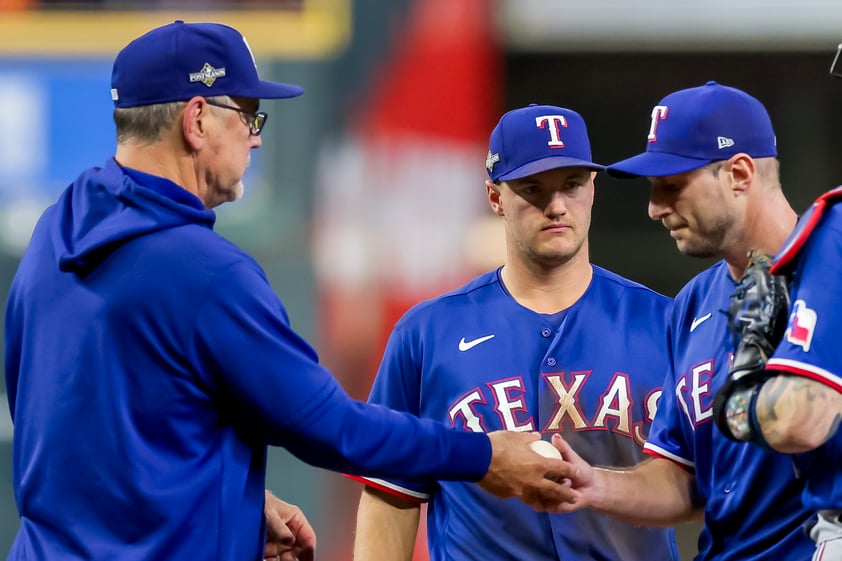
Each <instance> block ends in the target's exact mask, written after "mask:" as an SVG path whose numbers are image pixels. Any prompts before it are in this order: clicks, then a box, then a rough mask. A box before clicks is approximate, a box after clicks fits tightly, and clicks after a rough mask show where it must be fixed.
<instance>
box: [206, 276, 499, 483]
mask: <svg viewBox="0 0 842 561" xmlns="http://www.w3.org/2000/svg"><path fill="white" fill-rule="evenodd" d="M217 281H218V282H216V283H214V284H215V286H213V287H211V290H210V291H209V294H208V297H207V298H206V302H205V303H204V305H203V306H202V308H201V310H200V312H199V315H198V317H197V318H196V325H197V327H196V335H195V338H196V341H195V344H194V345H193V347H194V351H193V352H195V356H194V357H192V358H191V360H193V361H195V363H196V364H200V365H202V366H201V373H199V375H200V376H201V377H202V378H203V379H204V381H205V383H206V384H207V386H208V387H209V391H210V392H211V393H212V394H213V395H214V396H215V399H217V400H218V401H219V404H220V406H221V407H222V408H223V410H224V411H225V413H224V414H225V415H227V416H228V417H229V419H228V420H229V421H230V422H232V423H234V424H235V425H236V426H237V427H238V429H239V430H240V431H241V432H243V433H244V434H245V435H246V436H245V438H246V439H247V440H252V441H255V442H256V443H266V444H272V445H276V446H283V447H285V448H287V449H288V450H289V451H290V452H291V453H293V454H294V455H295V456H297V457H298V458H299V459H301V460H303V461H305V462H307V463H309V464H311V465H314V466H317V467H322V468H325V469H330V470H334V471H340V472H345V473H352V474H366V475H369V476H373V477H385V476H398V475H400V476H406V477H410V478H421V477H430V476H435V477H439V478H441V479H448V480H449V479H455V480H468V481H478V480H479V479H481V478H482V477H483V476H484V474H485V473H486V471H487V469H488V466H489V464H490V461H491V444H490V441H489V440H488V437H487V435H484V434H470V433H465V432H462V431H456V430H453V429H451V428H450V427H448V426H446V425H444V424H443V423H439V422H435V421H433V420H429V419H418V418H417V417H415V416H414V415H411V414H409V413H403V412H396V411H393V410H391V409H389V408H387V407H384V406H382V405H378V404H367V403H362V402H358V401H355V400H352V399H351V398H350V397H349V396H348V395H347V393H345V391H344V390H343V389H342V387H341V386H340V384H339V383H338V381H337V380H336V379H335V378H334V377H333V376H332V375H331V374H330V372H329V371H327V370H326V369H325V368H324V367H323V366H322V365H320V364H319V362H318V356H317V355H316V353H315V351H314V350H313V348H312V347H311V346H310V345H309V344H307V343H306V342H305V341H304V340H303V339H302V338H301V337H300V336H299V335H297V334H296V333H295V331H293V330H292V328H291V327H290V325H289V320H288V318H287V314H286V311H285V309H284V308H283V305H282V304H281V302H280V300H278V298H277V296H275V294H274V292H273V291H272V290H271V287H270V286H269V284H268V281H267V280H266V279H265V277H264V275H263V274H262V270H260V269H259V267H258V266H257V265H256V264H255V263H248V262H245V261H244V262H241V263H239V264H237V265H235V266H233V267H232V268H230V270H226V271H225V274H224V278H220V279H217ZM232 287H235V288H236V290H232Z"/></svg>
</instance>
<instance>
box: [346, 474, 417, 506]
mask: <svg viewBox="0 0 842 561" xmlns="http://www.w3.org/2000/svg"><path fill="white" fill-rule="evenodd" d="M342 475H344V476H345V477H347V478H348V479H353V480H354V481H357V482H359V483H362V484H363V485H365V486H366V487H371V488H373V489H377V490H378V491H383V492H384V493H388V494H389V495H392V496H394V497H398V498H400V499H404V500H406V501H409V502H413V503H417V504H422V503H426V502H427V501H426V500H424V499H419V498H418V497H413V496H412V495H407V494H404V493H401V492H400V491H398V490H396V489H392V488H390V487H386V486H385V485H380V484H379V483H375V482H374V481H371V480H368V479H366V478H365V477H360V476H359V475H348V474H347V473H343V474H342Z"/></svg>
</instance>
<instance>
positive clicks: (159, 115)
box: [114, 96, 229, 144]
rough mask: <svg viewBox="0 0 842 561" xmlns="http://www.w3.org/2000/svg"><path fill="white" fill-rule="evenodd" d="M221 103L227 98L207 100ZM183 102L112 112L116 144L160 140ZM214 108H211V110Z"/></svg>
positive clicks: (118, 109)
mask: <svg viewBox="0 0 842 561" xmlns="http://www.w3.org/2000/svg"><path fill="white" fill-rule="evenodd" d="M207 99H209V100H212V101H218V102H223V101H225V100H228V99H229V98H228V96H217V97H209V98H207ZM184 105H185V102H184V101H172V102H169V103H156V104H155V105H141V106H139V107H123V108H117V109H115V110H114V124H115V125H116V126H117V142H118V143H122V142H127V141H129V140H133V141H136V142H140V143H142V144H154V143H155V142H158V141H159V140H161V134H162V133H163V132H164V131H167V130H169V129H170V128H171V127H172V126H173V125H175V124H176V120H177V119H178V117H179V115H180V114H181V110H182V109H183V108H184ZM214 109H215V108H214V107H213V106H211V110H214Z"/></svg>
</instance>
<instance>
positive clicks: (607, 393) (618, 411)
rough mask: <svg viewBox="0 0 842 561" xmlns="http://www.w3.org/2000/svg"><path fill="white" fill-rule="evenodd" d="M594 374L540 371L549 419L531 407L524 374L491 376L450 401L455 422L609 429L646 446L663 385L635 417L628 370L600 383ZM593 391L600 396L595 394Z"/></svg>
mask: <svg viewBox="0 0 842 561" xmlns="http://www.w3.org/2000/svg"><path fill="white" fill-rule="evenodd" d="M591 374H592V371H591V370H586V371H580V372H569V373H566V372H552V373H545V374H543V375H542V377H543V381H544V382H545V388H544V389H545V391H548V392H550V395H551V396H552V398H553V401H554V404H555V407H554V410H553V411H552V412H551V413H550V414H549V415H548V418H547V419H535V416H534V415H533V414H531V413H530V412H529V408H528V407H527V403H528V401H529V399H528V396H527V395H526V392H527V389H526V388H527V384H525V383H524V380H523V378H522V377H514V378H506V379H502V380H496V381H493V382H488V383H487V384H485V387H479V386H477V387H474V388H472V389H471V390H469V391H468V392H466V393H465V394H463V395H462V396H461V397H460V398H459V399H458V400H457V401H455V402H454V403H453V404H451V405H450V406H449V407H448V415H449V417H450V421H451V423H452V424H453V426H454V427H460V426H461V427H462V428H465V429H466V430H470V431H473V432H488V431H489V430H493V429H492V428H491V427H497V426H502V428H503V429H505V430H510V431H526V432H531V431H536V430H540V431H541V432H543V433H554V432H562V431H564V430H573V431H587V430H607V431H612V432H615V433H618V434H621V435H623V436H627V437H630V438H634V440H635V441H636V442H637V443H638V444H640V445H641V446H642V445H643V443H644V442H645V441H646V432H647V431H646V430H645V427H646V426H648V424H649V423H651V422H652V419H653V418H654V417H655V413H656V412H657V410H658V399H659V398H660V397H661V393H662V391H661V389H660V388H655V389H653V390H652V391H651V392H650V393H649V394H648V395H647V396H646V399H645V403H644V404H643V412H644V419H640V420H636V419H634V415H633V405H634V401H633V397H632V392H631V385H630V380H629V375H628V374H625V373H622V372H616V373H615V374H614V376H613V378H611V379H610V382H609V383H608V385H607V386H605V385H603V386H602V387H601V388H596V387H594V386H595V385H596V384H599V381H595V382H590V383H589V379H590V378H591ZM595 378H596V380H600V379H601V378H600V377H598V376H597V377H595ZM602 379H603V380H604V378H602ZM603 384H604V382H603ZM582 396H588V398H589V400H590V401H592V402H593V406H592V407H586V404H585V401H586V400H585V399H583V398H582ZM593 396H599V397H598V398H597V399H595V400H594V399H593ZM486 411H489V413H486ZM488 414H493V415H494V419H493V421H488V420H486V419H485V417H486V415H488Z"/></svg>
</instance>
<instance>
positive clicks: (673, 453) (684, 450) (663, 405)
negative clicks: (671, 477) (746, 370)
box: [643, 304, 695, 470]
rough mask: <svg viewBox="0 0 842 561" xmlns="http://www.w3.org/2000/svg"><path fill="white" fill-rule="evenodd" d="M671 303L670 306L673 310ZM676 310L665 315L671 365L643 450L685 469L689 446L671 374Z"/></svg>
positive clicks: (691, 465) (689, 461) (689, 463)
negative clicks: (667, 322)
mask: <svg viewBox="0 0 842 561" xmlns="http://www.w3.org/2000/svg"><path fill="white" fill-rule="evenodd" d="M673 308H674V304H673V305H671V306H670V310H673ZM676 315H677V314H676V313H675V312H674V311H672V312H671V313H669V314H668V316H667V321H669V325H668V328H667V340H666V346H667V352H668V354H669V364H671V365H673V366H672V367H671V368H670V369H669V370H670V371H669V372H666V373H665V379H664V385H663V393H662V394H661V399H660V401H659V402H658V411H657V413H655V418H654V419H653V420H652V426H651V427H650V429H649V437H648V438H647V439H646V443H645V444H644V445H643V451H644V452H645V453H646V454H649V455H650V456H654V457H656V458H666V459H668V460H672V461H673V462H675V463H677V464H678V465H680V466H681V467H682V468H684V469H687V470H694V469H695V463H694V462H693V460H692V459H691V458H692V457H693V456H692V454H691V449H690V446H689V444H688V442H687V440H686V438H685V437H684V434H685V424H687V423H688V420H687V417H686V415H685V414H684V410H683V407H685V406H684V404H683V402H682V401H681V400H680V399H679V393H678V391H677V389H676V388H677V385H678V380H677V377H676V375H675V370H676V368H675V366H674V364H675V358H674V353H673V350H672V349H673V341H674V337H673V326H674V325H676V323H679V320H678V319H677V318H676Z"/></svg>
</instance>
